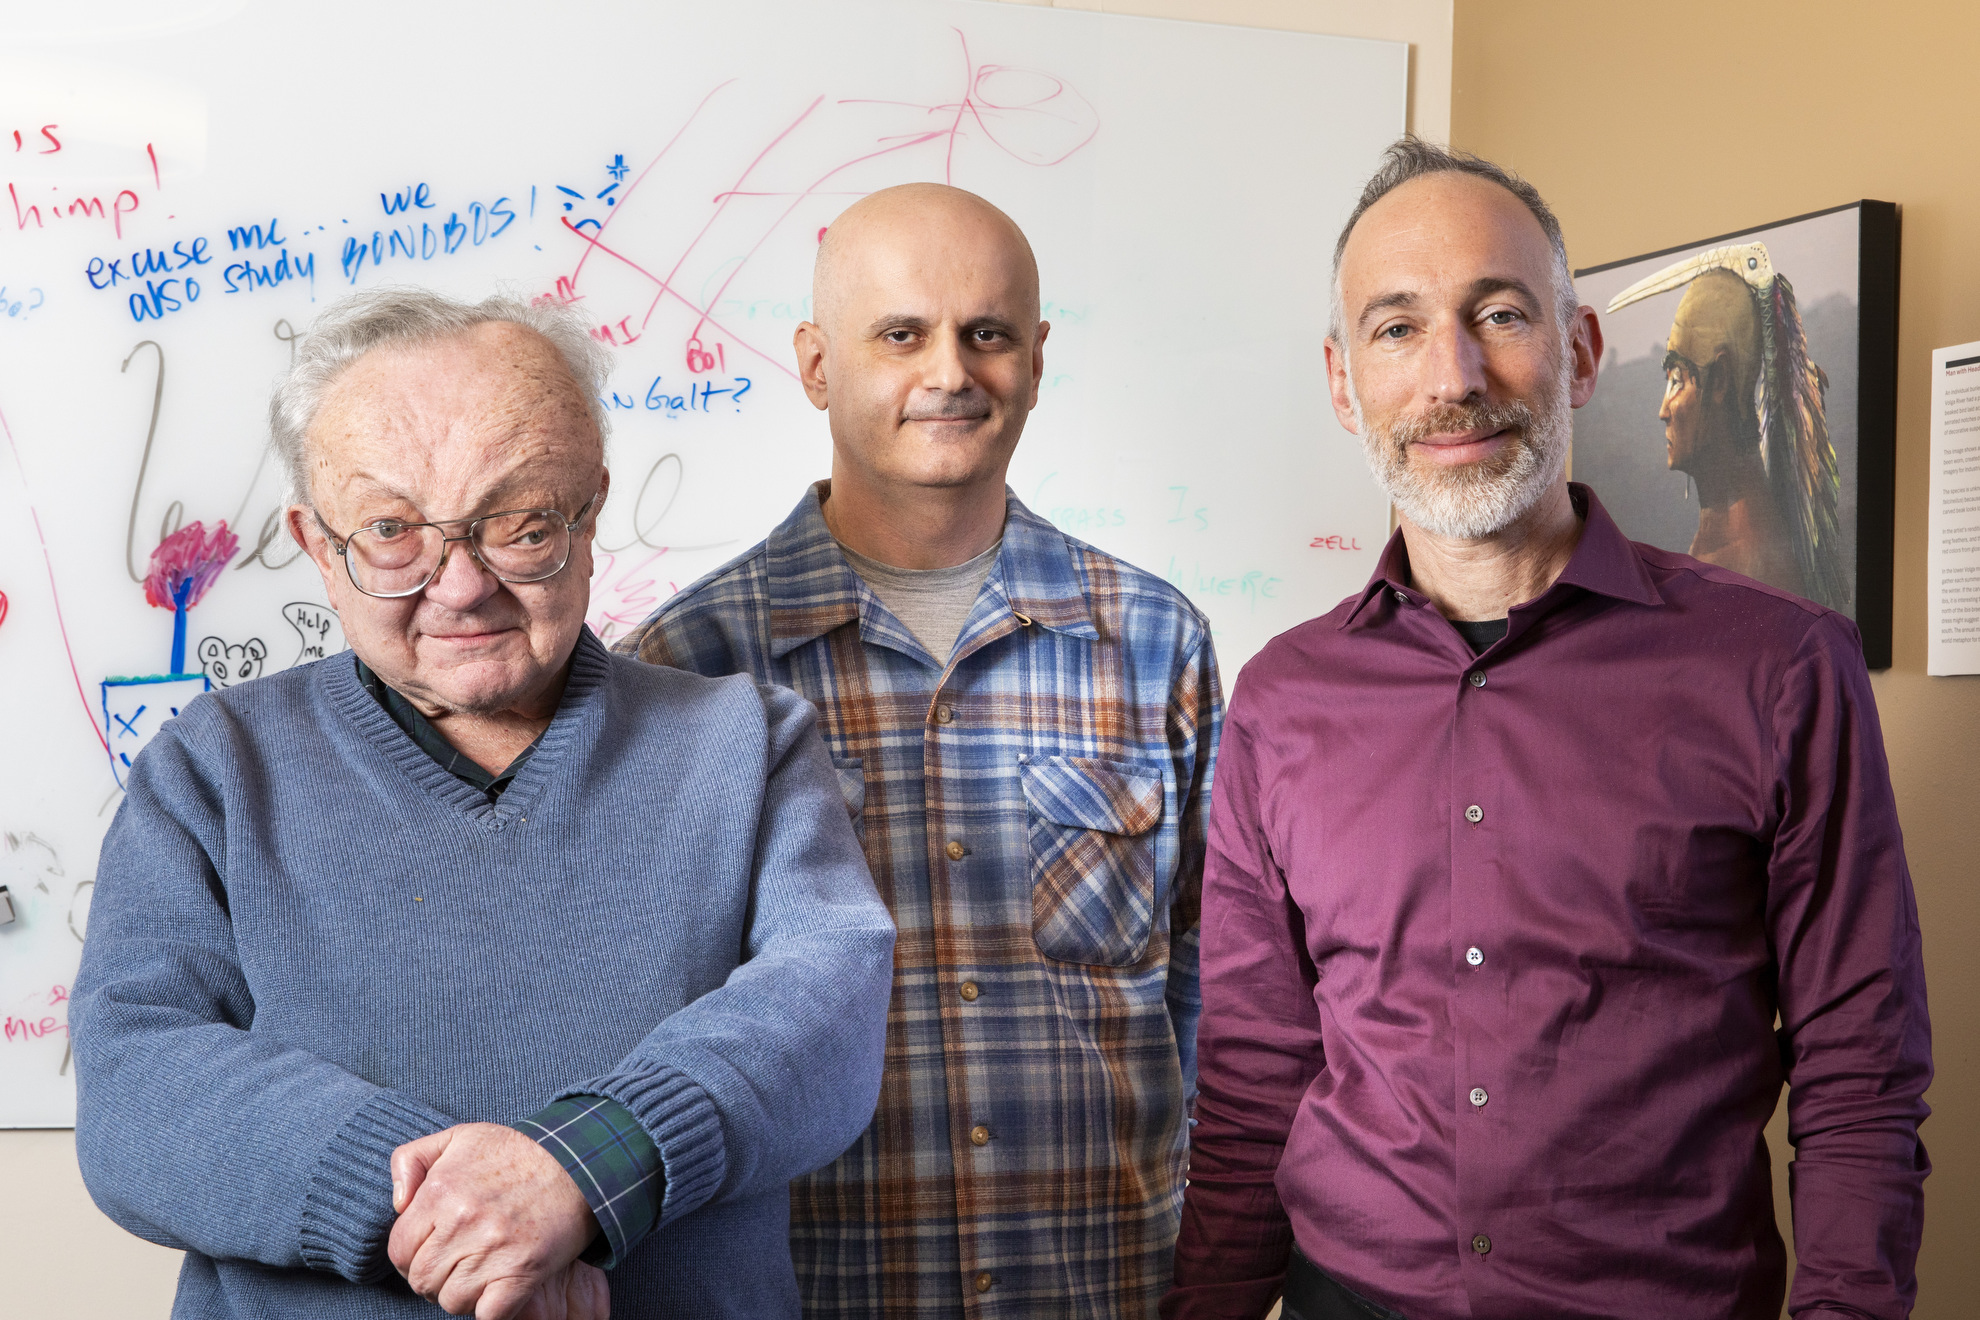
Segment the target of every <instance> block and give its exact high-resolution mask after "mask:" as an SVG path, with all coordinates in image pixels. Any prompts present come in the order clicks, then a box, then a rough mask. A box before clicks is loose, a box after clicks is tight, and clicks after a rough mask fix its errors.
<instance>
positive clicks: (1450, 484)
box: [1348, 358, 1574, 541]
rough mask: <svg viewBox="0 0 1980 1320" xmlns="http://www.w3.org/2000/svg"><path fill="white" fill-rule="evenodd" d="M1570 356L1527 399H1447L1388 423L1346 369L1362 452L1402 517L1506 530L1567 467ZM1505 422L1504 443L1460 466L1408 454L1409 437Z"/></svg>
mask: <svg viewBox="0 0 1980 1320" xmlns="http://www.w3.org/2000/svg"><path fill="white" fill-rule="evenodd" d="M1571 371H1572V364H1571V362H1570V361H1568V360H1566V359H1565V358H1564V360H1563V362H1562V364H1561V371H1560V373H1559V375H1558V376H1557V378H1556V379H1555V380H1554V382H1553V386H1552V388H1550V389H1547V390H1546V391H1544V392H1543V393H1542V394H1541V395H1540V396H1539V397H1538V398H1536V399H1534V400H1533V401H1532V403H1530V404H1529V403H1528V401H1527V400H1524V399H1512V400H1508V401H1506V402H1504V403H1470V404H1462V405H1445V406H1443V407H1440V408H1434V409H1431V410H1430V411H1429V412H1426V413H1421V414H1419V415H1417V416H1415V417H1409V418H1404V419H1403V420H1401V421H1398V422H1395V423H1393V424H1392V425H1389V426H1386V427H1384V426H1375V425H1371V424H1370V423H1369V421H1368V418H1367V416H1366V415H1365V414H1364V413H1363V412H1362V409H1361V400H1360V399H1359V398H1358V397H1356V395H1355V391H1354V373H1353V370H1352V366H1350V369H1349V372H1348V400H1349V402H1350V403H1352V404H1353V406H1354V420H1355V425H1356V426H1357V427H1359V428H1360V430H1361V447H1362V453H1363V454H1364V456H1366V458H1367V459H1368V470H1369V471H1370V472H1371V473H1372V474H1374V477H1375V481H1376V484H1377V485H1379V486H1381V487H1382V489H1383V490H1385V491H1387V492H1388V495H1389V498H1390V499H1392V500H1394V501H1395V504H1396V507H1397V508H1398V509H1400V510H1401V511H1402V513H1403V515H1404V516H1405V517H1407V518H1408V519H1409V520H1410V521H1411V522H1413V523H1415V524H1416V525H1417V526H1418V527H1421V528H1422V529H1423V530H1424V531H1426V532H1429V533H1431V534H1432V535H1435V536H1442V537H1448V538H1450V539H1452V540H1460V541H1475V540H1479V539H1481V538H1483V537H1487V536H1491V535H1494V534H1495V533H1498V532H1501V531H1504V530H1505V529H1506V528H1507V527H1509V526H1511V525H1512V524H1513V523H1515V522H1517V521H1518V520H1519V519H1520V518H1521V517H1523V516H1525V514H1526V512H1527V511H1528V510H1529V509H1531V508H1532V507H1533V506H1534V505H1535V504H1537V503H1538V502H1539V500H1540V497H1541V496H1542V495H1543V494H1545V493H1546V492H1547V491H1548V490H1549V489H1550V488H1551V487H1552V486H1553V484H1554V483H1555V482H1557V481H1559V480H1560V479H1561V474H1562V473H1564V472H1565V471H1566V470H1567V459H1568V447H1569V444H1570V442H1571V441H1572V439H1573V435H1574V421H1573V417H1574V414H1573V409H1572V408H1571V407H1570V406H1569V404H1568V385H1569V381H1570V378H1571ZM1480 427H1482V428H1485V429H1487V430H1495V431H1496V430H1500V429H1509V430H1511V431H1512V432H1513V434H1512V435H1511V437H1509V439H1508V442H1507V444H1506V445H1505V447H1504V448H1502V449H1501V450H1500V451H1499V453H1497V454H1496V455H1494V456H1493V457H1492V458H1490V459H1487V460H1484V461H1482V462H1478V463H1468V464H1465V465H1464V466H1462V467H1440V466H1435V465H1432V464H1428V463H1421V464H1418V463H1412V462H1411V461H1410V444H1411V442H1412V441H1416V440H1420V439H1422V438H1424V437H1425V436H1429V435H1437V434H1452V433H1456V432H1461V431H1469V430H1473V429H1475V428H1480Z"/></svg>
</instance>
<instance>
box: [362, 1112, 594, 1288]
mask: <svg viewBox="0 0 1980 1320" xmlns="http://www.w3.org/2000/svg"><path fill="white" fill-rule="evenodd" d="M392 1206H393V1208H394V1209H395V1210H396V1211H398V1214H399V1222H398V1223H397V1224H396V1225H394V1226H393V1229H392V1237H391V1241H390V1243H389V1247H388V1250H389V1254H390V1256H391V1259H392V1264H393V1265H394V1266H395V1267H397V1269H398V1271H399V1273H400V1274H402V1275H404V1276H405V1279H406V1282H407V1283H409V1284H411V1285H412V1288H413V1291H415V1292H417V1293H418V1294H419V1295H420V1296H422V1297H425V1298H427V1299H429V1300H430V1301H433V1302H436V1303H438V1304H439V1305H440V1307H441V1309H442V1310H444V1311H446V1312H447V1313H448V1314H449V1315H470V1314H472V1315H474V1316H475V1317H476V1320H519V1318H521V1320H599V1318H600V1317H603V1316H604V1315H606V1313H607V1311H608V1310H609V1308H610V1303H609V1300H608V1290H607V1288H606V1286H605V1276H604V1275H603V1274H602V1273H601V1272H600V1271H598V1270H595V1269H592V1268H591V1267H590V1266H588V1265H582V1264H580V1263H579V1262H578V1260H577V1257H578V1253H580V1252H582V1251H583V1250H584V1249H585V1246H586V1245H587V1244H588V1243H589V1242H590V1241H591V1239H592V1237H593V1236H594V1235H595V1234H596V1233H597V1232H598V1221H597V1220H596V1219H595V1218H594V1217H593V1216H592V1213H591V1207H590V1206H589V1205H587V1204H586V1203H585V1199H584V1194H583V1193H582V1192H580V1191H579V1190H578V1188H577V1184H576V1183H574V1182H572V1181H571V1177H570V1175H569V1174H567V1173H565V1172H564V1170H563V1168H562V1166H560V1165H559V1164H558V1163H557V1161H556V1160H555V1159H553V1158H552V1157H551V1156H550V1155H549V1154H548V1153H547V1152H545V1151H544V1149H543V1148H542V1147H541V1146H539V1145H537V1144H536V1143H535V1142H534V1141H531V1140H530V1139H529V1138H528V1137H526V1136H524V1135H522V1133H520V1132H517V1131H516V1130H515V1129H514V1128H509V1127H503V1126H500V1125H499V1124H494V1123H463V1124H461V1125H459V1126H458V1127H451V1128H448V1129H446V1130H445V1131H442V1132H436V1133H434V1134H433V1135H431V1136H427V1137H422V1138H420V1139H419V1140H418V1141H411V1142H407V1143H406V1144H405V1145H403V1146H401V1147H399V1148H398V1149H397V1150H396V1151H394V1152H392Z"/></svg>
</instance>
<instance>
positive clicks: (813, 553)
mask: <svg viewBox="0 0 1980 1320" xmlns="http://www.w3.org/2000/svg"><path fill="white" fill-rule="evenodd" d="M821 489H824V487H823V486H822V485H821V487H818V488H814V489H813V490H811V491H810V492H808V493H807V494H806V495H805V498H804V499H803V500H802V501H801V502H800V503H799V505H798V507H797V509H796V511H795V512H793V513H792V514H791V516H790V517H789V518H788V519H787V520H786V521H785V522H784V523H783V525H782V526H780V527H778V528H777V529H776V530H775V531H774V532H772V533H771V534H770V536H769V538H768V539H767V540H766V541H765V542H764V543H763V544H761V545H759V546H757V547H756V548H755V549H753V550H751V551H750V552H749V553H747V554H745V555H743V556H742V557H741V558H739V559H736V560H735V561H733V562H732V563H730V564H728V565H726V566H724V567H722V568H719V569H717V570H716V571H715V572H714V573H712V574H710V575H709V576H708V577H706V578H704V579H702V580H701V581H700V582H698V583H695V584H694V585H692V586H690V587H689V588H688V589H687V590H685V591H683V592H681V593H680V594H679V595H677V596H675V597H674V598H673V599H672V600H670V601H668V602H667V604H666V605H664V606H663V607H662V608H661V609H660V610H659V611H658V612H657V613H656V614H655V615H654V616H653V617H652V618H651V619H649V620H647V621H646V623H644V624H643V625H641V626H640V628H639V629H638V630H637V631H635V632H633V633H632V634H631V635H629V636H628V637H626V638H625V639H624V640H623V641H622V642H620V643H619V649H620V650H622V651H625V652H628V653H631V654H635V655H638V656H639V657H640V658H642V659H644V660H647V661H649V662H652V663H656V664H668V665H675V666H678V667H681V668H685V669H692V670H697V671H699V672H701V673H705V674H729V673H735V672H746V673H751V674H754V675H756V676H757V677H758V678H759V679H761V680H767V681H770V682H775V683H780V684H784V685H786V686H788V687H792V688H795V689H796V690H797V691H799V692H801V693H803V694H805V695H806V696H808V697H809V698H810V699H811V700H812V701H813V702H814V703H815V704H816V705H817V706H818V708H819V710H820V712H821V715H822V718H821V730H822V732H823V734H824V736H825V740H826V745H827V749H828V750H829V751H830V753H831V756H832V761H833V764H834V765H836V766H837V767H838V769H839V774H840V779H841V784H842V787H843V788H844V790H845V794H846V802H847V806H848V809H849V810H850V811H851V812H852V814H853V816H854V819H855V821H856V822H857V823H858V825H859V828H860V831H861V836H862V838H863V840H864V842H865V847H866V856H867V860H868V862H869V863H870V864H871V865H872V868H873V878H874V880H875V882H876V883H877V884H878V886H879V889H880V894H881V896H882V897H883V898H884V899H885V900H886V901H887V905H888V907H889V908H890V909H891V910H892V912H893V915H894V919H895V922H896V923H897V925H898V926H899V928H900V936H899V939H898V941H897V943H896V945H895V955H894V957H895V963H894V971H895V974H894V995H893V1003H892V1006H891V1011H890V1014H889V1019H888V1028H887V1070H886V1075H885V1079H884V1081H883V1082H882V1085H881V1092H880V1103H879V1108H878V1111H877V1113H876V1114H875V1116H874V1120H873V1123H872V1125H871V1126H870V1127H869V1128H868V1129H867V1131H866V1133H865V1134H864V1135H863V1136H862V1137H861V1138H860V1140H859V1141H858V1142H857V1143H855V1144H854V1146H853V1147H852V1148H851V1149H850V1150H848V1151H847V1152H846V1153H845V1154H844V1155H843V1156H841V1157H840V1158H839V1160H838V1161H837V1162H835V1163H833V1164H831V1165H828V1166H827V1167H826V1168H824V1169H822V1170H820V1171H818V1172H817V1173H814V1174H812V1175H810V1176H808V1177H806V1178H802V1179H799V1180H798V1182H797V1183H796V1184H794V1185H793V1187H792V1198H791V1219H792V1226H791V1238H792V1243H791V1245H792V1254H793V1257H794V1259H795V1261H796V1265H797V1272H798V1283H799V1288H800V1290H801V1292H802V1294H803V1296H804V1300H805V1312H806V1314H807V1315H808V1316H812V1317H819V1316H848V1317H852V1316H857V1317H861V1318H862V1320H866V1318H867V1317H908V1316H916V1317H919V1316H938V1315H939V1316H955V1315H958V1314H961V1315H966V1316H968V1317H971V1320H990V1318H991V1317H1010V1318H1011V1320H1019V1318H1020V1317H1022V1318H1023V1320H1037V1318H1038V1317H1050V1316H1080V1317H1112V1316H1146V1317H1152V1316H1154V1314H1155V1308H1156V1302H1157V1299H1158V1298H1159V1297H1160V1296H1161V1294H1162V1292H1163V1289H1164V1288H1165V1287H1166V1286H1167V1283H1168V1280H1169V1273H1170V1257H1171V1254H1172V1250H1173V1247H1174V1243H1175V1237H1176V1230H1177V1225H1178V1223H1179V1219H1180V1214H1181V1204H1182V1187H1183V1170H1184V1162H1185V1151H1186V1146H1187V1117H1186V1116H1187V1112H1188V1106H1189V1102H1190V1099H1191V1096H1192V1092H1193V1088H1194V1077H1195V1031H1196V1019H1197V1015H1198V1012H1199V1008H1200V1004H1201V999H1200V996H1199V992H1198V983H1197V943H1198V932H1197V907H1198V901H1199V896H1200V892H1201V885H1202V872H1203V850H1204V825H1205V817H1206V815H1207V813H1208V811H1209V807H1210V772H1211V758H1212V754H1213V751H1214V748H1215V746H1216V739H1217V730H1218V725H1219V722H1220V721H1221V718H1222V694H1221V691H1220V688H1219V684H1218V677H1217V664H1216V658H1215V655H1214V653H1213V651H1212V647H1211V641H1210V630H1209V626H1208V624H1207V623H1206V622H1205V620H1204V618H1203V616H1202V615H1201V614H1199V613H1198V612H1197V611H1196V610H1195V609H1194V608H1193V607H1192V606H1191V605H1190V604H1189V603H1188V601H1186V600H1185V599H1184V598H1183V597H1182V595H1181V594H1180V593H1179V592H1177V591H1176V590H1175V589H1174V588H1172V587H1171V586H1169V585H1168V584H1167V583H1165V582H1163V581H1161V580H1160V579H1158V578H1156V577H1154V576H1152V575H1150V574H1147V573H1144V572H1141V571H1140V570H1138V569H1135V568H1132V567H1130V566H1128V565H1126V564H1124V563H1122V562H1120V561H1119V560H1117V559H1114V558H1112V557H1110V556H1108V555H1106V554H1103V553H1101V552H1100V551H1098V550H1096V549H1094V548H1093V547H1091V546H1088V545H1085V544H1082V543H1081V542H1079V541H1075V540H1073V539H1072V538H1070V537H1068V536H1066V535H1064V534H1063V533H1061V532H1060V531H1059V530H1058V529H1057V528H1056V527H1054V526H1052V525H1051V524H1050V523H1048V522H1046V521H1044V520H1043V519H1041V518H1039V517H1037V516H1036V515H1034V514H1033V513H1032V512H1031V511H1030V510H1028V509H1026V508H1025V507H1024V506H1023V505H1022V504H1021V503H1019V502H1018V500H1017V499H1016V497H1015V496H1011V497H1010V498H1009V504H1008V513H1007V517H1006V522H1005V528H1004V540H1003V547H1002V549H1001V551H1000V552H999V554H998V558H997V561H996V565H995V567H994V568H993V569H992V570H991V573H990V576H989V578H988V580H987V581H986V582H985V583H984V585H983V588H982V590H981V592H980V593H979V594H978V596H977V599H976V604H975V608H974V609H973V611H972V612H971V614H970V616H969V619H968V622H966V623H965V624H964V625H963V630H962V635H961V636H960V637H959V638H958V639H957V642H956V647H955V650H954V652H953V654H952V655H951V656H950V657H949V659H948V663H947V664H946V665H944V664H942V663H940V662H938V661H937V660H936V659H935V658H934V657H933V656H931V655H929V654H928V652H927V651H926V650H925V649H924V648H923V647H922V645H921V644H920V643H919V642H918V641H917V640H916V639H915V637H914V635H913V634H912V633H911V632H909V631H908V629H907V628H906V627H905V626H904V625H902V624H901V622H900V621H899V620H898V619H896V618H895V617H894V616H893V615H892V614H891V613H890V612H889V611H888V609H887V608H886V606H885V605H883V604H882V603H881V601H880V600H879V598H878V597H877V596H875V595H874V594H873V592H872V591H871V590H870V589H869V588H868V587H867V586H866V584H865V583H864V582H862V581H861V580H860V579H859V577H858V575H857V574H855V573H854V572H853V570H852V569H851V567H850V566H848V564H847V563H846V560H845V556H844V554H843V553H842V552H841V551H840V549H839V547H838V545H837V543H836V542H835V541H834V540H833V539H832V535H831V533H830V531H829V530H828V529H827V528H826V525H825V519H824V515H823V513H822V512H821V509H820V504H819V493H820V490H821Z"/></svg>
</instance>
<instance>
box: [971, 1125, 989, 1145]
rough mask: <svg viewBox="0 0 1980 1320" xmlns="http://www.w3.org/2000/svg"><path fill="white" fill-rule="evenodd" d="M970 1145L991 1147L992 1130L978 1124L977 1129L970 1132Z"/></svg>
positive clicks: (974, 1128)
mask: <svg viewBox="0 0 1980 1320" xmlns="http://www.w3.org/2000/svg"><path fill="white" fill-rule="evenodd" d="M969 1144H970V1145H972V1146H987V1145H989V1144H990V1129H989V1128H987V1127H985V1126H983V1124H981V1123H978V1124H977V1125H976V1126H975V1127H973V1128H971V1129H970V1130H969Z"/></svg>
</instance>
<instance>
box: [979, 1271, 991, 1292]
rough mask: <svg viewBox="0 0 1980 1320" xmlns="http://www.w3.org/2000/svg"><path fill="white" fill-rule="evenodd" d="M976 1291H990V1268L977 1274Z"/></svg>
mask: <svg viewBox="0 0 1980 1320" xmlns="http://www.w3.org/2000/svg"><path fill="white" fill-rule="evenodd" d="M976 1291H978V1292H989V1291H990V1271H989V1270H985V1271H983V1272H982V1273H981V1274H979V1275H977V1276H976Z"/></svg>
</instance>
